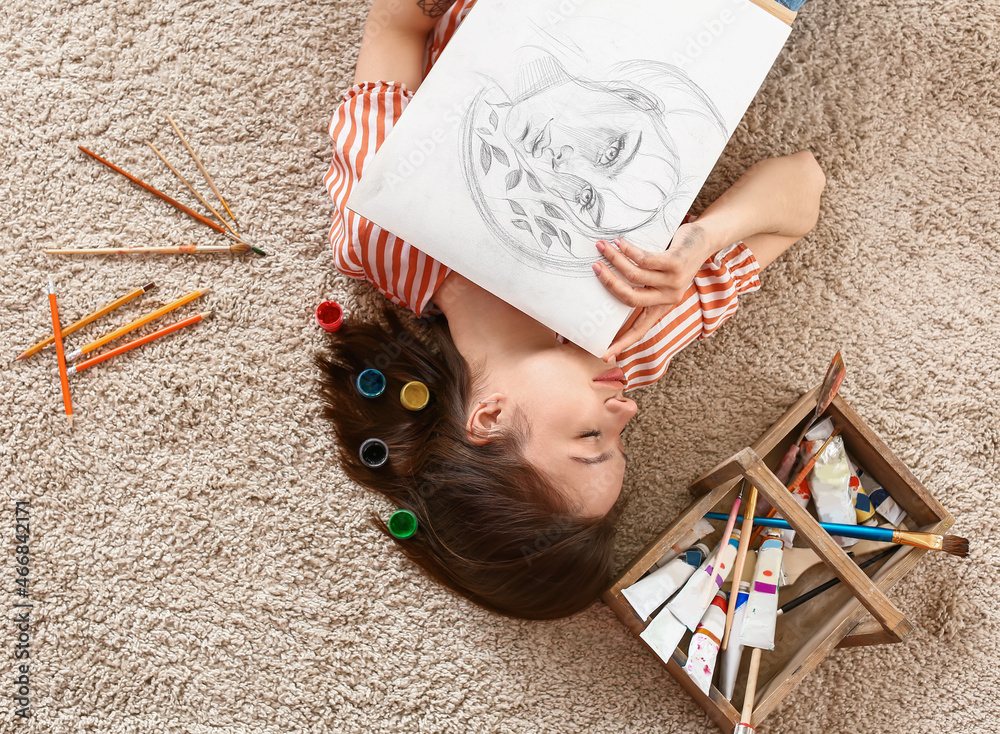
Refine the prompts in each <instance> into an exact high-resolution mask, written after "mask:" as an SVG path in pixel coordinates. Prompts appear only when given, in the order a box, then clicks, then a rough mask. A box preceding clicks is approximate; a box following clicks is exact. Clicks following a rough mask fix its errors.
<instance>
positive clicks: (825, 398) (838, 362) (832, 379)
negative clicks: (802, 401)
mask: <svg viewBox="0 0 1000 734" xmlns="http://www.w3.org/2000/svg"><path fill="white" fill-rule="evenodd" d="M846 376H847V367H845V366H844V359H843V357H841V356H840V352H839V351H838V352H837V354H836V355H834V357H833V361H832V362H830V366H829V367H828V368H827V370H826V377H824V378H823V384H822V385H821V386H820V389H819V399H818V400H817V402H816V410H814V411H813V414H812V418H810V419H809V420H808V421H806V423H805V425H804V426H802V432H801V433H800V434H799V437H798V438H797V439H795V442H794V443H793V444H792V445H791V446H789V447H788V451H787V453H785V458H784V459H782V460H781V465H780V466H779V467H778V471H776V472H775V476H776V477H778V481H780V482H781V483H782V484H787V483H788V477H790V476H791V474H792V467H793V466H795V459H796V458H798V455H799V444H801V443H802V439H803V438H805V435H806V433H807V432H808V431H809V429H810V428H812V425H813V423H815V422H816V419H817V418H819V417H820V416H821V415H823V412H824V411H825V410H826V409H827V408H829V407H830V403H831V402H832V401H833V396H834V395H836V394H837V390H839V389H840V385H841V383H843V382H844V377H846Z"/></svg>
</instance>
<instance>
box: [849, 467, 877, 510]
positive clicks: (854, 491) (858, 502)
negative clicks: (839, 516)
mask: <svg viewBox="0 0 1000 734" xmlns="http://www.w3.org/2000/svg"><path fill="white" fill-rule="evenodd" d="M847 463H848V465H849V466H850V467H851V501H852V502H854V514H855V515H856V516H857V519H858V525H861V524H862V523H864V522H867V521H868V520H869V519H871V517H872V515H874V514H875V505H873V504H872V500H871V497H869V496H868V492H866V491H865V488H864V487H863V486H861V473H860V470H859V469H858V467H857V466H855V464H854V462H853V461H851V457H850V456H848V457H847Z"/></svg>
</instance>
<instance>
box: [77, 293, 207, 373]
mask: <svg viewBox="0 0 1000 734" xmlns="http://www.w3.org/2000/svg"><path fill="white" fill-rule="evenodd" d="M210 290H211V288H202V289H200V290H197V291H191V292H190V293H188V294H187V295H185V296H181V297H180V298H178V299H177V300H176V301H171V302H170V303H168V304H167V305H165V306H161V307H160V308H158V309H156V310H155V311H152V312H150V313H148V314H146V315H145V316H140V317H139V318H137V319H136V320H135V321H131V322H129V323H127V324H125V326H122V327H120V328H118V329H115V330H114V331H112V332H111V333H110V334H105V335H104V336H102V337H101V338H100V339H96V340H94V341H92V342H90V344H87V345H86V346H83V347H81V348H80V349H76V350H74V351H73V352H72V353H71V354H70V355H69V356H68V357H67V359H69V361H70V362H72V361H74V360H77V359H79V358H80V357H82V356H83V355H84V354H89V353H90V352H93V351H94V350H95V349H100V348H101V347H103V346H104V345H105V344H107V343H108V342H110V341H114V340H115V339H117V338H118V337H120V336H124V335H125V334H127V333H129V332H130V331H134V330H135V329H138V328H139V327H140V326H144V325H145V324H148V323H149V322H150V321H152V320H153V319H158V318H159V317H160V316H163V315H164V314H166V313H169V312H170V311H173V310H174V309H176V308H180V307H181V306H183V305H184V304H185V303H190V302H191V301H193V300H195V299H196V298H201V297H202V296H203V295H205V294H206V293H208V292H209V291H210Z"/></svg>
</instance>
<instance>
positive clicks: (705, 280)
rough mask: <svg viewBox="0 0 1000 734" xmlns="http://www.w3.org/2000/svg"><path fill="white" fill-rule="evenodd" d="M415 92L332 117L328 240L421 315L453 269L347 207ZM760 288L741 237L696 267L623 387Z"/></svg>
mask: <svg viewBox="0 0 1000 734" xmlns="http://www.w3.org/2000/svg"><path fill="white" fill-rule="evenodd" d="M474 4H475V0H457V1H456V2H455V4H454V5H453V6H452V7H451V8H450V9H449V10H448V11H447V12H446V13H445V14H444V15H442V16H441V18H440V19H439V20H438V22H437V25H436V26H435V28H434V31H433V33H431V34H430V35H429V37H428V40H427V50H426V53H425V63H424V73H425V75H426V73H427V72H428V71H430V69H431V67H432V66H433V65H434V62H435V61H437V59H438V57H439V56H440V55H441V51H442V50H443V49H444V46H445V44H447V42H448V40H449V39H450V38H451V36H452V34H454V32H455V29H456V28H457V27H458V25H459V24H460V23H461V22H462V20H463V19H464V18H465V16H466V14H467V13H468V12H469V10H470V9H471V8H472V6H473V5H474ZM412 97H413V92H411V91H409V90H408V89H407V88H406V86H405V85H404V84H401V83H399V82H391V81H390V82H386V81H376V82H364V83H361V84H358V85H356V86H354V87H353V88H352V89H350V90H348V92H347V93H346V94H344V97H343V101H342V102H341V105H340V107H339V108H338V109H337V111H336V112H335V113H334V115H333V119H332V121H331V122H330V137H331V138H332V139H333V147H334V153H333V161H332V163H331V164H330V170H329V171H328V172H327V174H326V176H325V178H324V182H325V183H326V188H327V191H329V192H330V196H332V197H333V201H334V203H335V204H336V213H335V214H334V218H333V226H332V227H331V229H330V244H331V246H332V247H333V252H334V259H335V262H336V265H337V269H339V270H340V271H341V272H342V273H344V274H345V275H349V276H351V277H353V278H363V279H365V280H368V281H371V283H373V284H374V285H375V287H376V288H378V289H379V290H380V291H381V292H382V293H384V294H385V295H386V297H388V298H389V299H390V300H391V301H392V302H393V303H396V304H398V305H400V306H404V307H406V308H408V309H410V310H411V311H413V312H414V313H415V314H417V316H420V315H423V314H425V313H436V312H437V309H436V308H435V307H434V304H433V303H432V302H431V298H432V297H433V295H434V292H435V291H436V290H437V289H438V287H439V286H440V285H441V284H442V283H443V282H444V279H445V278H446V277H447V276H448V274H449V273H450V272H451V270H449V269H448V268H446V267H445V266H444V265H442V264H441V263H439V262H438V261H437V260H434V259H433V258H431V257H428V256H427V255H425V254H424V253H423V252H421V251H420V250H418V249H417V248H416V247H414V246H413V245H411V244H410V243H409V242H405V241H403V240H402V239H400V238H399V237H396V236H395V235H394V234H392V233H391V232H387V231H385V230H384V229H382V228H380V227H379V226H378V225H376V224H374V223H373V222H370V221H369V220H367V219H365V218H364V217H361V216H359V215H357V214H356V213H354V212H352V211H350V210H349V209H347V197H348V196H349V195H350V193H351V189H352V188H353V186H354V183H355V182H356V181H358V180H359V179H360V178H361V176H362V175H363V173H364V168H365V166H366V165H367V163H368V162H369V161H370V160H371V158H372V157H373V156H374V155H375V151H376V150H378V148H379V146H380V145H381V144H382V142H383V141H384V140H385V138H386V135H388V134H389V131H390V130H391V129H392V126H393V125H394V124H395V123H396V121H397V120H398V119H399V116H400V115H401V114H402V113H403V110H405V109H406V105H407V104H408V103H409V101H410V99H411V98H412ZM595 277H596V276H595ZM758 288H760V266H759V265H758V263H757V260H756V259H755V258H754V256H753V253H752V252H750V250H749V248H747V246H746V245H744V244H743V243H742V242H740V243H737V244H735V245H730V246H729V247H727V248H725V249H723V250H721V251H720V252H719V253H717V254H716V255H715V257H713V258H712V259H711V260H709V261H708V262H706V263H705V264H704V265H703V266H702V267H701V269H700V270H699V271H698V273H697V275H696V276H695V278H694V282H693V283H692V284H691V285H690V286H689V287H688V290H687V292H686V293H685V294H684V298H683V299H682V300H681V302H680V303H678V304H677V305H676V306H675V307H674V308H673V309H671V310H670V312H669V313H667V314H666V315H665V316H664V317H663V318H662V319H661V320H660V321H659V322H658V323H657V324H656V325H655V326H654V327H653V328H651V329H650V330H649V331H648V332H646V335H645V336H644V337H643V338H642V339H641V340H640V341H639V342H638V343H637V344H635V345H633V346H632V347H630V348H628V349H626V350H625V351H624V352H622V353H621V354H620V355H619V357H618V365H619V366H620V367H621V368H622V369H623V370H624V372H625V379H626V390H632V389H635V388H637V387H642V386H643V385H648V384H650V383H652V382H655V381H656V380H658V379H659V378H660V377H662V376H663V374H664V372H666V370H667V366H668V365H669V364H670V360H671V358H672V357H673V356H674V355H675V354H677V352H679V351H680V350H681V349H683V348H684V347H685V346H687V345H688V344H690V343H691V342H693V341H694V340H696V339H705V338H707V337H709V336H711V335H712V334H713V333H714V332H715V330H716V329H718V328H719V326H721V325H722V323H723V322H724V321H725V320H726V319H728V318H729V317H730V316H732V315H733V314H734V313H735V312H736V308H737V305H738V299H737V297H738V295H740V294H743V293H750V292H752V291H755V290H757V289H758Z"/></svg>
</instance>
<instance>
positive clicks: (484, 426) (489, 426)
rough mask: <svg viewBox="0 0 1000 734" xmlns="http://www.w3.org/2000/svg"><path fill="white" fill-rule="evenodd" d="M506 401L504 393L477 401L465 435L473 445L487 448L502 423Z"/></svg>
mask: <svg viewBox="0 0 1000 734" xmlns="http://www.w3.org/2000/svg"><path fill="white" fill-rule="evenodd" d="M506 399H507V398H506V396H505V395H504V394H503V393H498V392H497V393H493V394H492V395H487V396H486V397H485V398H483V399H482V400H477V401H476V404H475V405H474V406H473V407H472V413H471V414H470V415H469V420H468V421H467V422H466V424H465V434H466V436H468V438H469V441H470V442H471V443H473V444H474V445H476V446H485V445H486V444H488V443H489V442H490V441H492V440H493V438H494V436H495V435H496V432H497V426H498V425H499V424H500V421H501V413H502V412H503V405H504V402H505V401H506Z"/></svg>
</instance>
